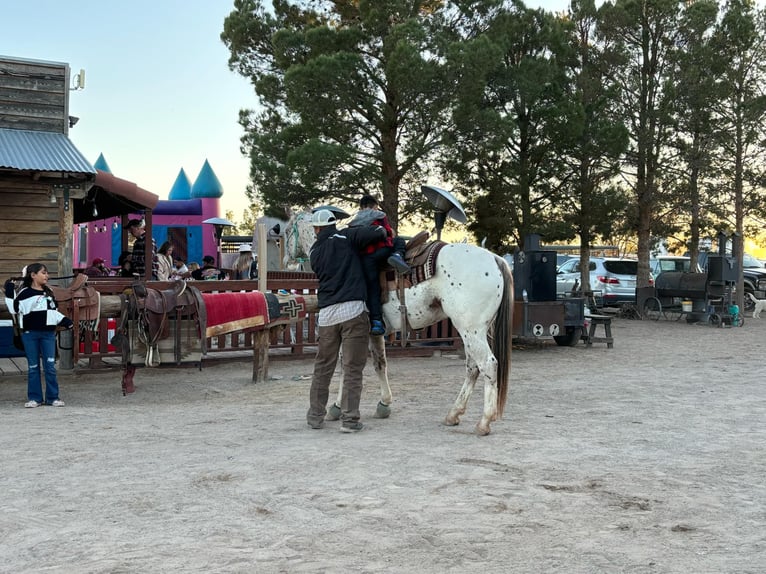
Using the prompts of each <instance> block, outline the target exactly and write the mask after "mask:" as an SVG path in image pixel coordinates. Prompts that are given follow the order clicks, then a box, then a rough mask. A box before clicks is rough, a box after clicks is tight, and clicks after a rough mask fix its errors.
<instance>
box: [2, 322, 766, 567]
mask: <svg viewBox="0 0 766 574" xmlns="http://www.w3.org/2000/svg"><path fill="white" fill-rule="evenodd" d="M613 330H614V333H615V337H616V343H615V348H614V349H611V350H608V349H607V348H606V346H605V345H603V344H602V345H598V346H594V347H593V348H590V349H587V348H585V347H584V346H583V345H578V346H577V347H575V348H558V347H555V346H544V347H540V346H535V345H532V346H526V347H524V346H522V347H519V348H517V349H515V350H514V354H513V359H514V363H513V386H512V389H511V392H510V395H509V401H508V405H507V408H506V416H505V417H504V418H503V420H501V421H498V422H496V423H494V425H493V427H492V431H493V432H492V434H491V435H490V436H488V437H478V436H475V435H474V434H473V427H474V424H475V423H476V421H477V420H478V418H479V412H480V409H481V405H482V393H481V392H480V390H479V389H477V392H476V393H475V394H474V396H473V397H472V400H471V402H470V403H469V412H468V413H467V415H466V417H465V418H464V421H463V424H461V425H460V426H459V427H445V426H442V425H441V421H442V419H443V418H444V416H445V415H446V413H447V411H448V409H449V406H450V405H451V403H452V401H453V400H454V398H455V396H456V394H457V392H458V389H459V386H460V382H461V380H462V373H463V365H462V361H461V359H460V358H459V357H454V356H453V357H449V356H434V357H432V358H420V359H392V361H391V365H390V372H391V381H392V387H393V389H394V405H393V409H394V411H393V414H392V416H391V418H390V419H388V420H378V419H373V418H372V413H373V412H374V408H375V404H376V402H377V389H376V384H375V379H374V375H373V373H372V369H371V367H369V366H368V374H369V376H368V377H367V378H366V380H367V381H368V385H367V387H366V390H365V395H364V398H363V417H364V419H365V422H366V423H367V428H366V429H365V430H364V431H363V432H361V433H358V434H354V435H346V434H343V433H339V432H338V423H337V422H334V423H329V424H328V425H327V427H326V428H325V429H323V430H320V431H313V430H310V429H309V428H308V427H307V426H306V423H305V411H306V408H307V401H308V386H309V380H308V377H309V375H310V373H311V368H312V365H311V362H310V361H301V362H272V363H271V369H270V374H271V376H272V380H270V381H269V382H267V383H265V384H262V385H256V386H254V385H252V384H250V382H249V378H250V365H249V364H248V363H246V362H241V361H239V362H228V363H225V364H217V365H214V366H209V367H206V368H205V369H203V370H202V371H201V372H200V371H198V370H195V369H193V368H191V367H186V368H161V369H152V370H148V369H142V370H140V371H139V372H138V374H137V375H136V383H137V392H136V393H135V394H134V395H132V396H129V397H126V398H125V397H122V396H121V393H120V383H119V372H117V371H114V370H109V371H105V372H99V373H86V374H79V375H77V376H76V377H75V376H71V375H63V376H62V395H61V396H62V398H64V399H65V400H66V401H67V406H66V407H65V408H63V409H56V408H52V407H46V408H39V409H24V408H22V403H23V401H24V399H25V381H24V379H23V377H18V376H16V377H3V378H2V379H0V417H2V433H0V453H1V454H0V456H2V464H1V468H0V541H2V542H1V543H0V571H1V572H12V573H23V572H51V573H60V572H75V573H107V572H109V573H123V572H124V573H128V572H152V573H156V572H173V573H175V572H266V573H269V572H289V573H293V572H298V573H300V572H312V573H315V572H328V573H334V572H354V573H356V572H367V573H373V572H395V573H398V572H402V573H404V572H407V573H415V572H418V573H420V572H428V573H430V572H433V573H443V572H482V573H486V572H490V573H495V572H497V573H501V572H502V573H506V572H524V573H542V572H544V573H551V572H562V573H599V572H604V573H615V572H626V573H636V574H639V573H722V572H732V573H735V572H736V573H745V572H752V573H756V572H757V573H761V572H764V571H766V530H764V525H765V524H766V488H765V487H764V477H765V476H766V446H765V445H766V426H765V425H764V421H765V420H766V385H765V384H764V375H765V374H766V367H764V364H765V363H766V362H765V361H764V358H763V348H764V345H763V340H764V335H765V334H766V319H764V320H761V321H760V322H759V321H756V320H752V319H748V321H747V323H746V324H745V326H744V327H743V328H740V329H731V328H728V329H719V328H713V327H708V326H693V325H687V324H686V323H684V322H680V323H676V322H669V321H665V320H661V321H659V322H657V323H653V322H640V321H631V320H626V319H617V320H615V322H614V327H613Z"/></svg>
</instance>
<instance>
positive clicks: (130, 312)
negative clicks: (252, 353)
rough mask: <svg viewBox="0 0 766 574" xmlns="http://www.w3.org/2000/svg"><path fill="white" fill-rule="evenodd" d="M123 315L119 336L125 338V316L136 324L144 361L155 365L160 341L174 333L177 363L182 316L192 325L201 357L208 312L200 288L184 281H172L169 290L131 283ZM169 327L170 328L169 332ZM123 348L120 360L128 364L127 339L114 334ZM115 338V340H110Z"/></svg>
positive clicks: (177, 361) (180, 354)
mask: <svg viewBox="0 0 766 574" xmlns="http://www.w3.org/2000/svg"><path fill="white" fill-rule="evenodd" d="M122 315H123V318H122V321H121V325H120V328H119V329H118V331H119V333H120V335H121V336H122V337H125V325H127V321H128V319H132V320H133V321H134V324H135V331H136V334H137V336H138V340H139V341H141V343H143V344H144V345H145V346H146V358H145V360H144V364H145V365H146V366H147V367H156V366H158V365H159V364H160V363H161V359H160V352H159V348H158V345H159V341H161V340H163V339H167V338H169V337H170V336H171V335H173V339H174V342H173V357H174V359H175V362H176V364H180V363H181V360H182V341H181V323H182V321H181V319H182V318H185V319H187V320H189V321H191V322H192V324H193V325H194V334H193V335H194V337H193V338H194V339H195V340H197V339H199V341H200V356H202V355H204V354H205V353H206V348H205V335H204V333H205V326H206V322H207V315H206V312H205V303H204V301H203V300H202V294H201V293H200V291H199V289H197V288H196V287H193V286H191V285H187V283H186V282H185V281H173V282H172V284H171V287H170V288H168V289H162V290H160V289H153V288H151V287H147V285H146V283H141V282H137V283H134V284H133V285H132V288H131V290H130V292H129V294H128V295H127V296H126V299H125V301H124V302H123V313H122ZM171 326H172V327H173V329H172V332H171ZM115 339H117V342H118V343H119V344H121V346H122V348H123V361H124V362H126V363H130V351H128V353H127V354H126V350H125V345H126V343H127V344H128V346H130V339H129V338H128V339H127V340H126V339H125V338H119V337H115ZM113 341H114V339H113Z"/></svg>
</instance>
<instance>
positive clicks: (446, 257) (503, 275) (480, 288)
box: [285, 212, 513, 435]
mask: <svg viewBox="0 0 766 574" xmlns="http://www.w3.org/2000/svg"><path fill="white" fill-rule="evenodd" d="M315 239H316V237H315V235H314V230H313V227H312V225H311V214H310V213H305V212H301V213H298V214H295V215H293V217H292V218H291V219H290V221H289V222H288V224H287V227H286V229H285V260H286V261H289V262H295V261H300V260H308V253H309V252H310V249H311V245H312V244H313V243H314V240H315ZM404 304H405V305H406V309H407V319H406V320H407V326H408V327H410V328H412V329H421V328H423V327H427V326H429V325H433V324H434V323H436V322H438V321H441V320H443V319H447V318H449V319H450V320H451V321H452V324H453V325H454V327H455V328H456V329H457V331H458V332H459V333H460V337H461V338H462V339H463V348H464V350H465V365H466V375H465V380H464V381H463V386H462V388H461V389H460V393H458V396H457V399H456V400H455V403H454V404H453V405H452V408H451V409H450V410H449V413H447V417H446V418H445V420H444V423H445V424H447V425H457V424H459V423H460V417H461V415H463V413H465V410H466V405H467V403H468V399H469V398H470V396H471V393H472V391H473V389H474V387H475V385H476V382H477V381H479V380H481V381H482V382H483V383H484V411H483V413H482V416H481V419H480V420H479V422H478V423H477V425H476V432H477V433H478V434H480V435H486V434H489V432H490V423H491V422H492V421H494V420H496V419H497V418H499V417H500V416H502V414H503V409H504V407H505V400H506V395H507V391H508V382H509V378H510V367H511V342H512V333H511V330H512V324H513V320H512V313H513V277H512V275H511V270H510V268H509V267H508V264H507V263H506V262H505V261H504V260H503V259H502V258H501V257H498V256H497V255H494V254H493V253H491V252H489V251H487V250H486V249H482V248H481V247H476V246H475V245H469V244H465V243H453V244H448V245H445V246H444V247H443V248H442V249H441V251H439V253H438V256H437V258H436V269H435V271H434V274H433V276H432V277H431V278H430V279H428V280H426V281H423V282H421V283H418V284H417V285H415V286H413V287H409V288H407V289H405V290H404ZM383 318H384V320H385V323H386V329H387V332H388V333H392V332H395V331H402V332H406V329H403V328H402V327H403V326H402V315H401V312H400V301H399V294H398V292H397V291H390V292H389V293H388V301H387V302H386V303H384V304H383ZM370 351H371V353H372V357H373V365H374V367H375V371H376V373H377V374H378V378H379V380H380V389H381V393H380V402H379V403H378V408H377V411H376V416H377V417H381V418H385V417H387V416H388V415H389V414H390V412H391V409H390V405H391V399H392V395H391V387H390V386H389V384H388V372H387V363H386V348H385V340H384V337H383V336H370ZM341 390H342V389H341ZM341 390H339V391H338V402H337V403H336V404H335V405H333V407H332V408H331V409H330V412H329V414H328V418H332V417H336V416H338V414H339V413H340V409H339V408H338V407H337V405H338V404H340V393H341Z"/></svg>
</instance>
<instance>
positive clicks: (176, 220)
mask: <svg viewBox="0 0 766 574" xmlns="http://www.w3.org/2000/svg"><path fill="white" fill-rule="evenodd" d="M93 166H94V167H95V168H96V169H97V170H100V171H104V172H107V173H111V169H110V168H109V164H107V162H106V159H104V155H103V154H101V155H99V156H98V159H97V160H96V163H94V164H93ZM222 195H223V188H222V187H221V182H220V181H219V180H218V177H217V176H216V175H215V172H213V168H212V167H210V163H208V161H207V160H205V163H204V164H203V166H202V169H201V170H200V172H199V174H198V175H197V179H196V180H195V181H194V184H192V183H191V182H190V181H189V178H188V176H187V175H186V172H185V171H184V169H183V168H181V171H180V172H179V173H178V177H176V180H175V183H174V184H173V186H172V187H171V189H170V193H169V195H168V199H166V200H160V201H159V203H158V204H157V207H155V208H154V209H153V210H152V235H153V236H154V241H155V242H156V244H157V249H159V248H160V246H161V245H162V244H163V243H164V242H165V241H169V242H170V243H171V244H172V245H173V256H174V257H175V258H177V259H182V260H183V261H185V262H187V263H191V262H194V261H196V262H197V263H200V264H201V263H202V257H203V256H205V255H212V256H214V257H215V255H216V240H215V234H214V230H213V227H212V226H211V225H203V224H202V222H203V221H204V220H206V219H209V218H211V217H221V215H220V198H221V196H222ZM131 217H135V218H137V219H141V218H142V217H143V214H141V213H136V214H132V215H131ZM124 233H126V232H125V231H123V229H122V227H121V225H120V218H119V217H113V218H109V219H103V220H98V221H91V222H88V223H82V224H79V226H76V227H75V237H74V251H75V253H74V258H73V261H74V262H75V266H77V265H78V264H79V266H80V267H88V266H89V265H90V264H91V262H92V261H93V259H95V258H101V259H103V260H104V261H105V262H106V266H107V267H110V268H115V267H117V261H118V259H119V257H120V246H121V244H122V235H123V234H124Z"/></svg>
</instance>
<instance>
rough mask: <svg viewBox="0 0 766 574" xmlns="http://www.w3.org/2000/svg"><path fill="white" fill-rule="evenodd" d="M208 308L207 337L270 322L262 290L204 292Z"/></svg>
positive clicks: (261, 325)
mask: <svg viewBox="0 0 766 574" xmlns="http://www.w3.org/2000/svg"><path fill="white" fill-rule="evenodd" d="M202 299H203V300H204V301H205V309H206V310H207V328H206V329H205V337H215V336H218V335H223V334H225V333H231V332H232V331H241V330H243V329H251V328H256V327H261V328H263V327H264V326H265V325H266V324H267V323H268V322H269V311H268V306H267V303H266V297H265V296H264V294H263V293H261V292H260V291H250V292H244V293H243V292H239V293H203V294H202Z"/></svg>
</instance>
